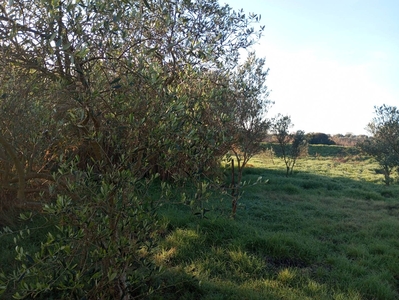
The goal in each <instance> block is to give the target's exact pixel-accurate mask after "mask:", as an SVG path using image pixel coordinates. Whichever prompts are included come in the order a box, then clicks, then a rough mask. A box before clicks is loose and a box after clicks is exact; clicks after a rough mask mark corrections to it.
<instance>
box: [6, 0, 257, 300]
mask: <svg viewBox="0 0 399 300" xmlns="http://www.w3.org/2000/svg"><path fill="white" fill-rule="evenodd" d="M257 22H258V16H256V15H253V14H251V15H247V16H246V15H245V14H244V13H243V12H242V11H239V12H235V11H233V10H232V9H231V8H230V7H229V6H228V5H220V4H219V3H218V2H217V1H216V0H198V1H187V0H177V1H169V0H167V1H150V0H107V1H98V0H76V1H69V0H58V1H54V0H32V1H24V0H13V1H8V3H7V4H6V3H5V2H2V3H0V53H1V56H0V66H1V68H2V71H3V72H2V74H1V76H2V77H1V81H0V96H1V98H0V112H1V114H2V115H1V117H2V126H1V127H0V168H1V169H0V170H1V180H2V182H1V184H2V188H3V189H6V190H9V191H13V190H14V189H16V190H17V191H18V192H17V195H16V196H17V199H18V200H19V202H24V201H25V200H26V193H27V191H28V187H29V188H34V187H37V188H38V189H39V191H44V189H43V186H45V187H46V189H47V188H48V182H49V181H53V184H52V185H51V186H50V187H51V189H50V191H49V194H48V197H49V198H50V199H51V198H52V199H54V200H56V201H55V202H54V203H53V204H49V205H48V206H46V207H45V213H46V214H48V217H49V219H51V220H52V221H53V222H55V223H56V224H57V225H58V226H57V227H56V229H57V234H58V237H57V239H54V238H53V237H52V235H51V234H49V235H48V240H47V241H45V242H44V243H43V245H42V249H41V250H40V251H39V252H38V253H34V254H32V253H27V252H25V251H24V250H23V249H21V248H20V247H17V248H16V249H17V251H18V253H17V258H18V259H19V260H20V261H21V265H20V267H19V268H18V269H17V270H16V271H15V273H14V274H12V275H10V276H8V277H7V276H2V281H3V283H2V284H0V286H1V287H2V289H3V290H4V288H5V287H7V286H8V287H13V286H15V290H14V292H15V296H16V297H42V298H46V297H55V298H89V299H95V298H106V297H109V298H118V299H129V298H137V297H140V296H141V297H146V296H148V293H149V292H150V290H151V285H150V282H151V281H150V280H149V278H150V276H151V274H154V272H152V271H153V270H154V269H153V267H154V266H149V265H151V264H147V263H145V264H143V261H147V258H148V257H147V256H146V255H145V254H143V251H144V250H146V251H148V252H146V253H150V252H151V248H152V247H154V245H153V243H155V242H156V240H157V230H156V224H157V222H156V216H155V211H156V210H155V208H154V207H156V204H157V202H159V201H161V200H162V197H161V199H153V198H152V197H149V196H148V195H149V194H148V193H147V192H146V189H147V188H148V186H149V185H150V184H151V182H152V179H153V178H155V177H156V176H161V177H162V179H165V180H166V179H168V178H172V179H174V178H177V179H179V178H182V177H183V176H187V177H195V178H197V177H198V174H203V173H205V172H206V171H207V170H210V169H211V166H212V164H214V162H215V160H214V158H215V157H216V158H218V157H221V156H223V155H224V154H225V153H226V152H227V151H228V150H229V148H230V147H231V145H232V143H233V142H232V139H231V138H229V134H227V133H228V132H229V130H230V128H231V122H232V120H233V119H234V116H235V115H234V114H233V112H235V111H236V109H235V107H234V105H236V104H238V103H237V102H234V101H232V102H228V101H229V97H228V96H229V94H231V93H230V91H232V90H233V88H232V85H231V83H232V81H231V78H232V77H231V75H230V74H231V70H232V69H234V68H235V66H236V64H237V62H238V61H239V57H240V50H243V49H247V48H248V47H250V46H251V45H253V43H254V42H255V41H256V40H257V39H258V37H259V35H260V34H261V33H262V28H260V29H259V30H256V29H255V28H254V24H256V23H257ZM233 82H234V81H233ZM249 84H251V83H249ZM227 102H228V103H230V104H232V109H231V110H224V106H223V104H224V103H227ZM17 246H18V245H17ZM144 252H145V251H144ZM50 269H51V270H54V271H51V272H49V270H50ZM146 270H148V273H147V272H146ZM155 273H156V272H155ZM26 274H29V276H27V277H25V275H26ZM137 276H142V277H143V278H139V277H137ZM4 277H5V278H6V280H5V281H4ZM147 283H148V284H147Z"/></svg>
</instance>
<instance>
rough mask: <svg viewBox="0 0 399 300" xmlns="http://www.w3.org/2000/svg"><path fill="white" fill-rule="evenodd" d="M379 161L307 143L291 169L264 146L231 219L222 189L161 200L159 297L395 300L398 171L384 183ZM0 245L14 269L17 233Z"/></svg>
mask: <svg viewBox="0 0 399 300" xmlns="http://www.w3.org/2000/svg"><path fill="white" fill-rule="evenodd" d="M376 169H378V165H377V164H376V163H375V162H374V161H373V160H372V159H371V158H368V157H364V156H362V155H360V154H359V153H358V152H357V151H356V150H355V149H354V148H346V147H340V146H316V145H311V146H310V148H309V155H308V156H307V157H303V158H300V159H299V160H298V162H297V165H296V167H295V169H294V173H293V175H292V176H289V177H286V176H285V165H284V162H283V160H282V159H281V158H280V157H278V156H276V155H274V156H273V155H271V154H270V151H265V152H264V153H262V154H260V155H257V156H255V157H254V158H253V159H252V160H251V161H250V165H249V166H248V167H247V168H246V169H245V171H244V180H245V181H246V182H247V183H248V184H247V185H246V186H244V187H243V189H242V191H243V194H242V197H241V198H240V199H239V205H238V210H237V213H236V215H235V217H234V218H232V217H231V216H230V213H231V201H230V199H229V197H227V196H221V195H220V194H215V195H213V196H212V197H211V198H210V199H209V200H208V201H206V202H205V203H204V204H203V205H204V207H205V208H207V209H208V210H209V211H208V210H207V213H206V214H205V217H200V216H198V215H195V214H193V211H192V207H190V206H188V205H184V204H182V203H180V202H179V201H176V202H173V203H166V204H164V205H163V206H162V207H161V209H160V211H159V217H160V218H161V223H162V224H163V233H162V236H163V238H162V240H161V242H160V243H159V245H158V247H157V248H156V250H155V252H154V253H152V254H151V255H152V259H153V260H154V261H155V263H156V264H157V265H158V266H160V267H162V270H163V271H162V272H161V273H160V275H159V276H158V277H157V278H156V281H157V282H153V283H152V284H154V286H157V287H158V289H159V290H160V291H161V294H159V293H154V297H153V299H226V300H227V299H359V300H360V299H398V298H399V218H398V217H399V197H398V195H399V185H398V184H397V181H398V179H397V178H396V177H395V176H394V181H395V183H394V184H392V185H391V186H385V185H384V184H383V181H382V179H383V175H380V174H377V173H376ZM226 174H227V175H228V170H227V171H226ZM259 177H262V181H259V182H258V183H257V184H252V183H254V182H256V181H257V180H258V179H259ZM39 240H40V239H39V237H38V238H37V240H36V239H35V238H32V239H31V240H29V242H30V243H31V244H35V243H39ZM2 244H3V245H4V246H3V247H2V248H1V250H0V259H1V262H0V265H2V266H4V265H5V264H9V267H10V268H11V267H12V264H10V262H11V261H12V259H13V255H14V256H15V254H14V253H13V248H14V247H15V246H14V244H13V242H12V237H11V236H8V237H3V241H2Z"/></svg>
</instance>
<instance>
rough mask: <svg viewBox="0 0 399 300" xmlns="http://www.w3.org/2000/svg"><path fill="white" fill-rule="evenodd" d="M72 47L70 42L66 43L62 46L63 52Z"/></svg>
mask: <svg viewBox="0 0 399 300" xmlns="http://www.w3.org/2000/svg"><path fill="white" fill-rule="evenodd" d="M70 47H71V43H70V42H68V43H66V44H65V45H63V46H62V50H64V51H65V50H68V49H69V48H70Z"/></svg>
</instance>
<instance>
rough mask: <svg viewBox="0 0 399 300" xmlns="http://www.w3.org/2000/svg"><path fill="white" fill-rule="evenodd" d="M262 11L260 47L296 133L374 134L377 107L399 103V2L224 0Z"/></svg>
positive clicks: (278, 103) (277, 109) (276, 108)
mask: <svg viewBox="0 0 399 300" xmlns="http://www.w3.org/2000/svg"><path fill="white" fill-rule="evenodd" d="M219 2H220V3H221V4H225V3H226V4H228V5H229V6H231V7H233V8H234V9H235V10H237V9H241V8H242V9H243V10H244V12H245V13H249V12H254V13H256V14H260V15H261V21H260V25H264V26H265V31H264V35H263V37H262V38H261V40H260V41H259V43H258V44H257V45H255V46H254V50H255V51H256V53H257V56H259V57H265V58H266V66H267V67H268V68H270V71H269V75H268V79H267V86H268V89H269V90H270V100H272V101H274V102H275V104H274V105H273V106H272V108H271V109H270V110H269V112H268V114H267V117H270V118H271V117H274V116H276V115H277V114H278V113H281V114H283V115H289V116H291V120H292V123H294V125H295V126H294V128H293V129H292V131H294V130H304V131H305V132H306V133H309V132H323V133H327V134H331V135H333V134H347V133H351V134H355V135H360V134H368V132H367V131H366V129H365V128H366V126H367V124H368V123H369V122H370V121H371V120H372V118H373V116H374V106H381V105H383V104H386V105H392V106H399V17H398V16H399V1H398V0H245V1H241V0H219Z"/></svg>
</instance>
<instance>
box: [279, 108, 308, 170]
mask: <svg viewBox="0 0 399 300" xmlns="http://www.w3.org/2000/svg"><path fill="white" fill-rule="evenodd" d="M291 127H293V124H292V122H291V118H290V117H289V116H283V115H281V114H279V115H278V116H277V117H275V118H274V119H273V120H272V131H273V133H274V136H275V137H276V139H277V142H278V144H279V148H280V151H281V155H282V157H283V159H284V163H285V166H286V170H287V171H286V176H288V175H292V171H293V169H294V166H295V164H296V161H297V159H298V158H299V157H300V156H301V155H302V154H303V153H304V152H306V151H307V141H306V138H305V132H304V131H302V130H298V131H297V132H296V133H294V134H291V133H290V132H289V129H290V128H291Z"/></svg>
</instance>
